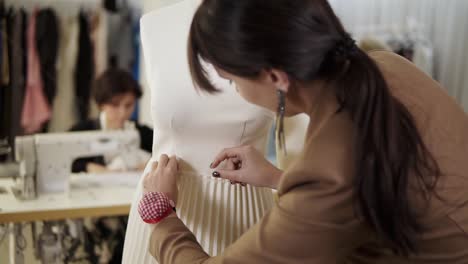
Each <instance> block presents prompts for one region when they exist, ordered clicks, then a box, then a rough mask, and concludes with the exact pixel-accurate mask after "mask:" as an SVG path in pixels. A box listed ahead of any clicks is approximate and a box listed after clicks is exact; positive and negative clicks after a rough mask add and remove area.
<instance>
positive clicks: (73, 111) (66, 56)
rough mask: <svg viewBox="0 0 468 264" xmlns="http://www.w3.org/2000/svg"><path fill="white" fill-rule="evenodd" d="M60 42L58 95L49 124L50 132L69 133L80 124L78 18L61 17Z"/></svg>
mask: <svg viewBox="0 0 468 264" xmlns="http://www.w3.org/2000/svg"><path fill="white" fill-rule="evenodd" d="M59 25H60V34H59V35H60V41H59V51H58V55H59V56H58V60H57V84H58V85H57V95H56V97H55V99H54V103H53V108H52V119H51V120H50V122H49V131H50V132H64V131H68V130H69V129H70V128H71V127H72V126H73V124H75V123H77V122H78V111H77V102H76V95H75V79H74V76H75V75H74V74H75V67H76V62H77V55H78V33H79V24H78V17H77V16H69V15H64V16H63V17H60V23H59Z"/></svg>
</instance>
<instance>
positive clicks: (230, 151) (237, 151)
mask: <svg viewBox="0 0 468 264" xmlns="http://www.w3.org/2000/svg"><path fill="white" fill-rule="evenodd" d="M241 154H242V149H241V148H227V149H223V150H222V151H221V152H220V153H219V154H218V155H216V157H215V158H214V161H213V163H211V165H210V168H212V169H214V168H216V167H218V165H219V164H220V163H221V162H223V161H224V160H227V159H230V158H235V159H237V160H240V157H241Z"/></svg>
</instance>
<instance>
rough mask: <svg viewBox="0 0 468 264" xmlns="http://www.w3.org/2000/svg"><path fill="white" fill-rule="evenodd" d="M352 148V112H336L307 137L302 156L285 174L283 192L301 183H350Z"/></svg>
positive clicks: (330, 184) (281, 188) (281, 186)
mask: <svg viewBox="0 0 468 264" xmlns="http://www.w3.org/2000/svg"><path fill="white" fill-rule="evenodd" d="M313 125H314V124H313V123H311V126H313ZM310 130H312V129H309V131H310ZM353 147H354V136H353V124H352V122H351V119H350V117H349V115H348V114H347V113H345V112H341V113H337V114H335V115H334V116H333V117H332V118H330V119H329V120H328V121H327V122H326V124H324V125H323V126H322V127H320V129H319V131H316V132H315V133H309V134H308V135H307V136H306V141H305V143H304V149H303V151H302V153H301V155H299V157H298V158H297V159H296V160H295V161H293V162H292V164H291V166H290V167H289V169H288V170H287V171H286V172H285V174H284V176H283V180H282V182H281V183H280V188H279V190H280V193H281V192H287V191H288V190H291V189H293V188H294V187H296V186H299V185H315V186H344V185H351V184H352V181H353V172H354V162H353V161H354V159H353Z"/></svg>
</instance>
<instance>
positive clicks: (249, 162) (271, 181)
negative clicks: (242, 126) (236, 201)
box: [211, 146, 283, 189]
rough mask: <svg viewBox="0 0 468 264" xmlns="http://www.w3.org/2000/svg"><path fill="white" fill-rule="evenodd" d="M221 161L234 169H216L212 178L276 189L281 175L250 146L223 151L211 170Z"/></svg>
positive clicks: (279, 171)
mask: <svg viewBox="0 0 468 264" xmlns="http://www.w3.org/2000/svg"><path fill="white" fill-rule="evenodd" d="M223 161H225V162H227V163H228V164H229V163H232V164H234V169H229V168H228V169H224V168H223V169H217V170H216V171H215V172H213V176H214V177H221V178H223V179H228V180H230V181H231V182H239V183H247V184H251V185H253V186H257V187H268V188H272V189H276V188H277V186H278V183H279V180H280V178H281V175H282V174H283V172H282V171H281V170H280V169H278V168H276V167H275V166H273V165H272V164H271V163H270V162H269V161H268V160H267V159H265V157H264V156H263V155H262V154H261V153H260V152H259V151H257V150H256V149H255V148H254V147H252V146H242V147H237V148H228V149H224V150H223V151H222V152H221V153H219V154H218V155H217V156H216V158H215V160H214V162H213V163H212V164H211V168H212V169H215V168H217V167H218V166H219V165H220V163H221V162H223Z"/></svg>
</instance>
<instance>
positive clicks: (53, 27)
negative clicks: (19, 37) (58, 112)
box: [36, 8, 59, 106]
mask: <svg viewBox="0 0 468 264" xmlns="http://www.w3.org/2000/svg"><path fill="white" fill-rule="evenodd" d="M36 21H37V23H36V45H37V53H38V57H39V61H40V64H41V76H42V81H43V83H44V93H45V95H46V97H47V102H48V103H49V105H50V106H52V104H53V101H54V97H55V94H56V86H57V83H56V81H57V77H56V76H57V69H56V62H57V51H58V38H59V36H58V34H59V33H58V23H57V17H56V15H55V12H54V10H52V9H51V8H47V9H43V10H41V11H39V13H38V14H37V18H36Z"/></svg>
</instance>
